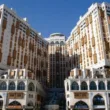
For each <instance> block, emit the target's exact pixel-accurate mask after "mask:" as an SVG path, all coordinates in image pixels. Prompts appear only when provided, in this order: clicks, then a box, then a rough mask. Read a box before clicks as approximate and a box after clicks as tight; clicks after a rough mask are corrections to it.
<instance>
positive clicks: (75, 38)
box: [66, 3, 110, 69]
mask: <svg viewBox="0 0 110 110" xmlns="http://www.w3.org/2000/svg"><path fill="white" fill-rule="evenodd" d="M66 44H67V51H68V53H69V56H70V57H73V61H74V62H73V63H72V65H71V67H73V68H74V67H76V68H81V69H84V68H91V66H92V67H93V68H101V67H103V68H108V67H109V66H110V51H109V50H110V4H108V3H102V4H99V3H95V4H92V5H91V7H90V8H89V9H88V11H87V12H86V14H84V16H81V17H80V20H79V21H78V22H77V24H76V26H75V28H74V29H73V30H72V32H71V34H70V36H69V38H68V40H67V41H66Z"/></svg>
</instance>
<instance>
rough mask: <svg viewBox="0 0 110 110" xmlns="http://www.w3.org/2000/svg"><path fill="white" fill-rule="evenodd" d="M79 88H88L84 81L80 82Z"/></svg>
mask: <svg viewBox="0 0 110 110" xmlns="http://www.w3.org/2000/svg"><path fill="white" fill-rule="evenodd" d="M81 90H88V87H87V83H86V82H82V83H81Z"/></svg>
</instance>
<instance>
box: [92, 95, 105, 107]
mask: <svg viewBox="0 0 110 110" xmlns="http://www.w3.org/2000/svg"><path fill="white" fill-rule="evenodd" d="M93 105H105V102H104V99H103V97H102V96H100V95H96V96H95V97H94V98H93Z"/></svg>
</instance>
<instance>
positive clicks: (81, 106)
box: [74, 101, 89, 110]
mask: <svg viewBox="0 0 110 110" xmlns="http://www.w3.org/2000/svg"><path fill="white" fill-rule="evenodd" d="M82 109H84V110H89V107H88V105H87V104H86V103H85V102H83V101H79V102H77V103H76V104H75V105H74V110H82Z"/></svg>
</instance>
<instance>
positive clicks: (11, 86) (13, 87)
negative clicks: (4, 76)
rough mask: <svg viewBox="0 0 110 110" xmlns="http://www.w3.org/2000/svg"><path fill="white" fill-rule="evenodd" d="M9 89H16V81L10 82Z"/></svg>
mask: <svg viewBox="0 0 110 110" xmlns="http://www.w3.org/2000/svg"><path fill="white" fill-rule="evenodd" d="M9 90H15V83H14V82H10V84H9Z"/></svg>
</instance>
